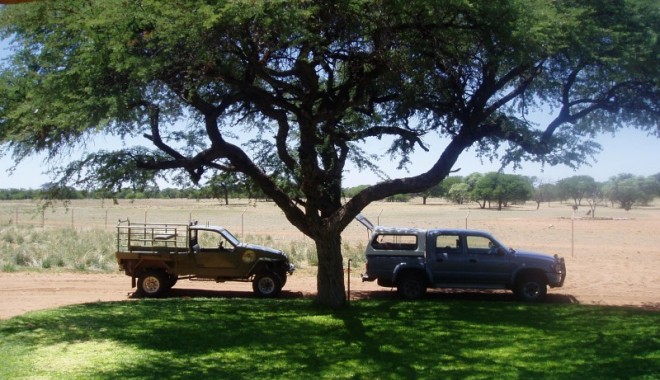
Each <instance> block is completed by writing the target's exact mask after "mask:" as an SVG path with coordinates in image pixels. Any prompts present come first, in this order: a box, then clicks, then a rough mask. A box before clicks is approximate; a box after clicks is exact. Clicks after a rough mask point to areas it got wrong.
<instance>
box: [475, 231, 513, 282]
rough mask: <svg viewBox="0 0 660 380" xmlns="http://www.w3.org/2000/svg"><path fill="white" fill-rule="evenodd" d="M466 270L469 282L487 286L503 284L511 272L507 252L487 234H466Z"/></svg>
mask: <svg viewBox="0 0 660 380" xmlns="http://www.w3.org/2000/svg"><path fill="white" fill-rule="evenodd" d="M465 242H466V247H465V248H466V251H467V256H468V265H467V270H468V272H469V274H468V276H469V277H470V279H471V282H473V283H475V284H484V285H486V284H487V285H489V286H502V285H505V284H506V283H507V281H508V279H509V275H510V273H511V270H512V268H511V265H512V264H511V261H510V257H509V256H508V255H507V252H506V251H505V250H504V249H503V248H502V247H501V246H500V245H499V244H498V243H497V241H495V240H492V239H490V238H489V237H488V236H482V235H470V234H468V235H466V236H465Z"/></svg>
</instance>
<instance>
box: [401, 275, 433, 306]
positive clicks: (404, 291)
mask: <svg viewBox="0 0 660 380" xmlns="http://www.w3.org/2000/svg"><path fill="white" fill-rule="evenodd" d="M396 290H397V292H399V295H400V296H401V298H403V299H406V300H416V299H420V298H422V297H423V296H424V294H425V293H426V281H424V278H423V277H422V276H421V275H420V274H418V273H404V274H402V275H401V278H400V279H399V280H398V281H397V285H396Z"/></svg>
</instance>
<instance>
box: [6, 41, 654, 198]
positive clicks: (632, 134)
mask: <svg viewBox="0 0 660 380" xmlns="http://www.w3.org/2000/svg"><path fill="white" fill-rule="evenodd" d="M6 49H7V47H6V43H5V42H4V41H0V59H2V58H3V57H5V56H6V54H7V51H6ZM538 117H539V118H540V119H545V118H547V117H549V116H548V115H538ZM597 142H598V143H600V144H601V146H602V148H603V149H602V151H601V153H600V154H598V155H597V156H596V157H595V160H594V161H593V162H591V166H583V167H581V168H580V169H578V170H577V171H574V170H572V169H570V168H568V167H565V166H556V167H545V168H542V167H541V166H540V165H538V164H534V163H523V164H522V169H519V170H516V171H514V170H513V169H512V168H506V169H505V170H504V171H505V172H506V173H514V174H521V175H527V176H537V177H539V178H540V179H542V180H543V182H545V183H552V182H555V181H557V180H559V179H562V178H566V177H570V176H573V175H589V176H592V177H593V178H595V179H596V180H597V181H606V180H607V179H608V178H610V177H612V176H614V175H617V174H619V173H632V174H635V175H643V176H648V175H652V174H656V173H660V139H658V138H655V137H649V136H647V134H646V133H645V132H641V131H638V130H636V129H632V128H627V129H625V130H622V131H619V132H618V133H617V134H616V136H612V135H609V134H608V135H603V136H599V137H598V139H597ZM138 143H141V144H146V142H145V141H141V142H138ZM426 143H427V144H428V145H429V146H430V147H431V152H428V153H427V152H424V151H422V150H418V151H417V152H416V153H415V154H414V155H413V157H412V159H411V162H412V165H411V166H410V167H409V170H408V171H401V170H397V169H396V167H397V162H395V161H390V160H389V158H384V159H382V160H381V161H380V162H379V165H380V166H381V168H382V169H383V170H384V171H385V172H386V173H388V175H390V177H392V178H397V177H402V176H409V175H414V174H419V173H422V172H424V171H426V170H428V169H429V168H430V167H431V166H432V165H433V163H434V161H435V160H436V159H437V156H438V155H439V154H440V153H441V152H442V150H443V149H444V144H445V143H444V142H442V141H428V140H427V141H426ZM108 146H115V147H120V146H121V142H120V141H118V140H117V139H114V138H108V137H103V136H101V137H99V138H97V139H95V140H94V141H93V142H92V143H91V144H90V146H88V148H90V149H100V148H103V149H107V148H108ZM368 147H369V149H370V151H371V152H376V153H377V152H381V151H383V150H385V149H387V147H388V143H387V142H385V141H378V140H370V141H369V144H368ZM2 153H5V154H4V155H3V156H2V157H0V188H39V187H40V186H41V185H43V184H44V183H47V182H49V181H50V180H51V177H50V176H49V175H48V174H47V173H46V172H45V171H46V170H47V168H48V165H47V164H46V163H45V162H44V157H40V156H37V157H33V158H30V159H27V160H25V161H24V162H22V163H21V164H19V165H18V166H17V167H16V168H15V170H13V172H12V171H10V169H11V168H12V167H13V166H14V163H13V161H12V159H11V156H10V154H7V152H5V151H4V150H3V147H1V146H0V155H2ZM78 154H79V153H78ZM75 155H76V153H74V154H73V155H72V156H70V157H75ZM499 167H500V166H499V164H498V163H497V162H495V163H490V162H481V161H480V160H479V159H478V158H477V157H476V155H475V152H474V150H468V151H466V152H464V153H463V154H462V155H461V157H460V158H459V161H458V162H457V164H456V165H455V167H454V169H457V168H460V169H461V170H460V171H459V172H458V173H456V175H463V176H465V175H468V174H470V173H473V172H482V173H485V172H489V171H496V170H498V169H499ZM377 181H378V177H377V176H376V175H374V174H372V173H368V172H359V171H358V170H357V169H350V170H349V171H348V172H347V173H346V175H345V178H344V187H349V186H357V185H361V184H373V183H376V182H377Z"/></svg>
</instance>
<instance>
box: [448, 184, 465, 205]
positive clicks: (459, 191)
mask: <svg viewBox="0 0 660 380" xmlns="http://www.w3.org/2000/svg"><path fill="white" fill-rule="evenodd" d="M446 197H447V199H449V200H451V201H452V202H454V203H457V204H459V205H462V204H463V203H465V202H467V201H469V200H470V186H469V185H468V184H467V183H465V182H459V183H454V184H453V185H451V187H450V188H449V191H448V192H447V195H446Z"/></svg>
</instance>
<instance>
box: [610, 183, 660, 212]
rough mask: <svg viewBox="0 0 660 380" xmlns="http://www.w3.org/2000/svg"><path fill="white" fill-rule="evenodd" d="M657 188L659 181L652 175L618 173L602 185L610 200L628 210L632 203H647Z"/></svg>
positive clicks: (659, 185) (659, 186) (659, 184)
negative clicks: (640, 175) (638, 175)
mask: <svg viewBox="0 0 660 380" xmlns="http://www.w3.org/2000/svg"><path fill="white" fill-rule="evenodd" d="M658 188H660V183H658V182H657V181H656V180H655V178H654V177H647V178H644V177H637V176H633V175H632V174H619V175H618V176H616V177H612V178H611V179H610V180H609V181H608V182H607V183H606V184H605V185H604V192H605V193H606V194H607V196H608V198H609V199H610V200H611V201H612V202H616V203H618V204H619V205H620V207H621V208H623V209H624V210H630V209H631V208H632V207H633V205H634V204H638V203H639V204H647V203H648V202H650V201H651V200H653V198H655V194H657V192H658Z"/></svg>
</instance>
